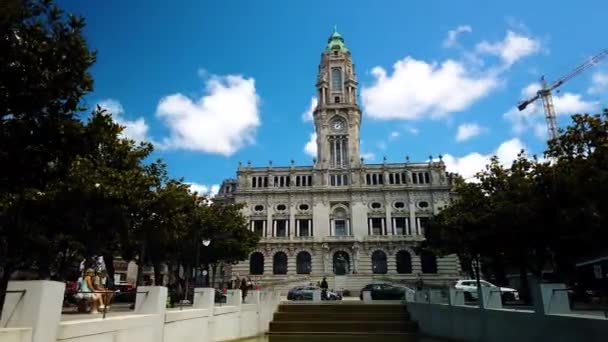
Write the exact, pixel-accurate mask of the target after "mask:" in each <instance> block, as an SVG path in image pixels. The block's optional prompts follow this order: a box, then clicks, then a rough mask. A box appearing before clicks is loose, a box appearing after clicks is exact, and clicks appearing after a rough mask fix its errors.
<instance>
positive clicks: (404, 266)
mask: <svg viewBox="0 0 608 342" xmlns="http://www.w3.org/2000/svg"><path fill="white" fill-rule="evenodd" d="M395 258H396V259H397V260H396V261H397V273H400V274H404V273H412V256H411V255H410V253H408V252H407V251H399V252H397V255H396V256H395Z"/></svg>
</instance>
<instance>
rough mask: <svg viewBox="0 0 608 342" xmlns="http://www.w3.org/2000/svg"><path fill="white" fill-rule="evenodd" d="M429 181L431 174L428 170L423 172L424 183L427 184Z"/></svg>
mask: <svg viewBox="0 0 608 342" xmlns="http://www.w3.org/2000/svg"><path fill="white" fill-rule="evenodd" d="M430 182H431V175H430V174H429V173H428V172H425V173H424V183H426V184H429V183H430Z"/></svg>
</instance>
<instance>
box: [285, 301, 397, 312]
mask: <svg viewBox="0 0 608 342" xmlns="http://www.w3.org/2000/svg"><path fill="white" fill-rule="evenodd" d="M355 303H357V304H346V302H338V303H332V304H281V305H279V310H278V312H302V313H304V312H308V313H331V312H333V313H342V312H349V313H357V312H358V313H367V314H371V313H378V314H379V313H385V314H399V313H404V312H407V308H406V306H405V305H400V304H361V303H360V302H355Z"/></svg>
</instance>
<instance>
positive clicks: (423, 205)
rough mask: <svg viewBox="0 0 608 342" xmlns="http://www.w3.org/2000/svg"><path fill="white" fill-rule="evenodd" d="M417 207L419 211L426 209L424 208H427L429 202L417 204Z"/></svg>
mask: <svg viewBox="0 0 608 342" xmlns="http://www.w3.org/2000/svg"><path fill="white" fill-rule="evenodd" d="M418 207H419V208H420V209H426V208H428V207H429V202H427V201H420V202H418Z"/></svg>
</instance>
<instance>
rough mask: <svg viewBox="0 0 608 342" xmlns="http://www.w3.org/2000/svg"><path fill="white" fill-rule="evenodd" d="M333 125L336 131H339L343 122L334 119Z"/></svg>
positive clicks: (342, 126)
mask: <svg viewBox="0 0 608 342" xmlns="http://www.w3.org/2000/svg"><path fill="white" fill-rule="evenodd" d="M333 126H334V129H335V130H336V131H339V130H341V129H342V128H344V123H343V122H342V121H341V120H336V121H334V124H333Z"/></svg>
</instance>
